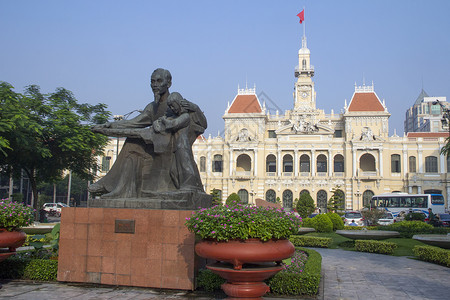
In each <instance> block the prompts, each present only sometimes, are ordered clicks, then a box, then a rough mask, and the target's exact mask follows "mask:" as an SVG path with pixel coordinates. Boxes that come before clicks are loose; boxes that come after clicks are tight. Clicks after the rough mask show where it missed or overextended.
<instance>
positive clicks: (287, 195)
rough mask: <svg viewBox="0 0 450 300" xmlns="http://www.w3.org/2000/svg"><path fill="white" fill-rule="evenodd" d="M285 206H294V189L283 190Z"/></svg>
mask: <svg viewBox="0 0 450 300" xmlns="http://www.w3.org/2000/svg"><path fill="white" fill-rule="evenodd" d="M283 207H284V208H292V191H291V190H285V191H284V192H283Z"/></svg>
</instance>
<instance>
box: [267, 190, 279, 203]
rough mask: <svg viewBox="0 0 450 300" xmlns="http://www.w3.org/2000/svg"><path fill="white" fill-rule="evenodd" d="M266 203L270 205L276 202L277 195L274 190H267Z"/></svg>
mask: <svg viewBox="0 0 450 300" xmlns="http://www.w3.org/2000/svg"><path fill="white" fill-rule="evenodd" d="M266 201H267V202H272V203H275V202H277V193H276V192H275V191H274V190H267V192H266Z"/></svg>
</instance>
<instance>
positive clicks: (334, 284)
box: [315, 249, 450, 300]
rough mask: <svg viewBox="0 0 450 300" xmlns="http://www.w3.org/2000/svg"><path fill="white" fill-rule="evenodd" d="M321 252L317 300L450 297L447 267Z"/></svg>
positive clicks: (383, 256) (360, 253) (398, 258)
mask: <svg viewBox="0 0 450 300" xmlns="http://www.w3.org/2000/svg"><path fill="white" fill-rule="evenodd" d="M315 250H316V251H318V252H319V253H320V254H321V255H322V275H323V277H322V284H321V289H322V290H321V291H320V294H319V299H327V300H328V299H349V300H359V299H361V300H362V299H364V300H368V299H440V300H442V299H450V269H449V268H447V267H444V266H439V265H436V264H431V263H427V262H423V261H419V260H415V259H410V258H407V257H396V256H389V255H382V254H371V253H362V252H354V251H344V250H338V249H315Z"/></svg>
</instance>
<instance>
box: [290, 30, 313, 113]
mask: <svg viewBox="0 0 450 300" xmlns="http://www.w3.org/2000/svg"><path fill="white" fill-rule="evenodd" d="M313 76H314V66H312V65H311V53H310V51H309V49H308V47H307V46H306V36H305V35H303V38H302V48H300V50H298V66H297V67H296V68H295V77H296V78H297V82H296V83H295V88H294V111H298V112H312V111H315V110H316V92H315V90H314V82H313V81H312V77H313Z"/></svg>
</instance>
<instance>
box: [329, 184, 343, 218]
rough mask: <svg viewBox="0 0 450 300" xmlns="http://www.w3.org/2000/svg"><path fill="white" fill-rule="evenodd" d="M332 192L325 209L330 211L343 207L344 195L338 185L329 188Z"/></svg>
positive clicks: (336, 210)
mask: <svg viewBox="0 0 450 300" xmlns="http://www.w3.org/2000/svg"><path fill="white" fill-rule="evenodd" d="M331 192H332V193H333V194H332V195H331V198H330V200H328V204H327V210H328V211H330V212H338V211H339V210H342V209H343V207H344V197H343V196H342V191H341V190H340V189H339V187H335V188H333V189H332V190H331Z"/></svg>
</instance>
